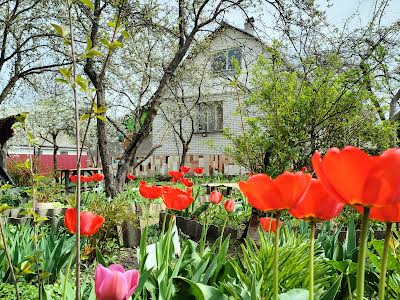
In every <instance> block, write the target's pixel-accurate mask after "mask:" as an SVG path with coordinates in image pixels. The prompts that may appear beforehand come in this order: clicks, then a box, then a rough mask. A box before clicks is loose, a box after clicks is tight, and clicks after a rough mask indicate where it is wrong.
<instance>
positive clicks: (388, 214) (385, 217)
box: [355, 204, 400, 223]
mask: <svg viewBox="0 0 400 300" xmlns="http://www.w3.org/2000/svg"><path fill="white" fill-rule="evenodd" d="M355 208H356V209H357V210H358V211H359V213H360V214H363V213H364V208H363V207H362V206H355ZM369 218H370V219H372V220H375V221H378V222H390V223H398V222H400V204H396V205H391V206H382V207H371V210H370V213H369Z"/></svg>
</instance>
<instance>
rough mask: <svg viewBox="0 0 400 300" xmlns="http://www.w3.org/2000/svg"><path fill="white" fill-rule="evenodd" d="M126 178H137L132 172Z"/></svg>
mask: <svg viewBox="0 0 400 300" xmlns="http://www.w3.org/2000/svg"><path fill="white" fill-rule="evenodd" d="M126 178H128V180H133V179H135V178H136V176H135V175H133V174H131V173H128V175H126Z"/></svg>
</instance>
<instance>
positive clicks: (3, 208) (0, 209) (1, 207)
mask: <svg viewBox="0 0 400 300" xmlns="http://www.w3.org/2000/svg"><path fill="white" fill-rule="evenodd" d="M10 208H11V206H9V205H7V204H4V203H3V204H0V214H1V213H3V212H5V211H6V210H8V209H10Z"/></svg>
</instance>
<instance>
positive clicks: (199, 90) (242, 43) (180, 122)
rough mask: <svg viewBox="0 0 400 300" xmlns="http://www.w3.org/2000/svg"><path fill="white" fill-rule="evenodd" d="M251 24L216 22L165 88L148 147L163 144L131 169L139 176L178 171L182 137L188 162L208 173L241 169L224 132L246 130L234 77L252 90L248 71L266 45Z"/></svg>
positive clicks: (241, 92) (249, 71) (249, 21)
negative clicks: (240, 24) (237, 24)
mask: <svg viewBox="0 0 400 300" xmlns="http://www.w3.org/2000/svg"><path fill="white" fill-rule="evenodd" d="M253 22H254V19H252V18H251V19H249V20H247V21H246V24H245V26H244V29H240V28H237V27H235V26H232V25H230V24H228V23H222V24H220V26H219V27H218V28H217V29H216V30H215V31H214V32H213V33H211V34H210V35H209V36H208V37H206V38H205V39H204V41H202V42H201V43H199V44H197V45H196V47H195V49H194V50H193V51H192V52H191V54H190V55H189V56H188V57H187V58H186V59H185V61H184V62H183V64H182V66H181V69H180V71H179V73H178V74H176V77H175V80H173V81H172V82H171V83H170V84H169V85H168V87H167V88H166V89H165V90H164V95H163V100H162V103H161V107H160V112H159V113H158V114H157V116H156V117H155V119H154V121H153V126H152V145H162V146H161V147H160V148H158V149H157V150H156V151H155V152H154V155H153V156H152V157H150V158H149V159H147V160H146V161H145V162H144V163H143V164H142V165H141V166H139V167H138V168H137V169H136V170H135V172H136V174H137V175H149V176H152V175H155V174H167V172H168V170H172V169H178V168H179V162H180V160H181V158H182V151H183V143H184V142H183V141H188V140H190V143H189V145H188V150H187V153H186V156H185V164H186V165H189V166H192V167H198V166H200V167H203V168H204V169H205V173H206V174H211V173H213V174H215V173H216V172H218V173H224V174H228V175H234V174H238V173H240V172H242V171H243V169H242V168H240V167H239V166H235V165H234V162H233V160H232V159H231V158H230V157H229V156H227V155H226V154H225V153H224V149H225V147H226V146H228V145H229V143H230V142H229V141H228V140H227V139H226V138H225V136H224V134H223V131H224V130H231V131H232V132H242V130H244V129H243V125H242V122H241V118H240V114H238V113H237V107H238V105H239V103H241V102H242V101H243V100H244V99H245V98H246V93H244V94H243V90H241V91H240V92H239V89H238V87H235V86H233V85H232V80H233V79H237V81H238V82H240V85H241V86H242V87H243V86H244V87H245V89H244V90H246V89H247V91H250V90H251V84H250V78H251V69H252V67H253V66H254V64H255V63H256V62H257V59H258V57H259V56H260V54H264V53H265V51H264V48H265V45H264V44H263V42H262V41H261V40H260V39H259V38H257V37H256V36H255V34H254V32H253V26H252V23H253ZM239 69H240V70H239Z"/></svg>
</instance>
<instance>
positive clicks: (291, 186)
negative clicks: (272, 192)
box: [274, 172, 311, 210]
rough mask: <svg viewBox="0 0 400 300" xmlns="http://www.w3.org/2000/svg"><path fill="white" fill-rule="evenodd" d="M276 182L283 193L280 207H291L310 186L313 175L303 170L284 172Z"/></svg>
mask: <svg viewBox="0 0 400 300" xmlns="http://www.w3.org/2000/svg"><path fill="white" fill-rule="evenodd" d="M274 183H275V185H276V187H277V188H278V189H279V191H280V194H281V203H280V207H279V208H278V209H280V210H282V209H291V208H293V206H295V205H296V203H297V202H298V201H299V200H301V197H302V196H303V195H304V194H305V192H306V191H307V189H308V188H309V186H310V183H311V175H310V174H304V173H303V172H296V173H290V172H284V173H282V174H281V175H279V176H278V177H276V178H275V180H274Z"/></svg>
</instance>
